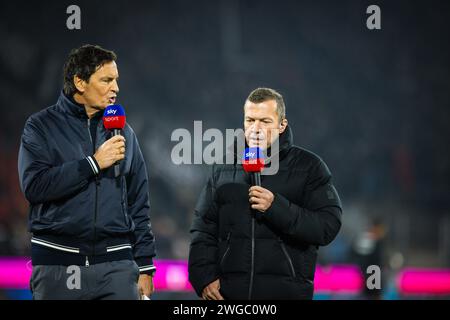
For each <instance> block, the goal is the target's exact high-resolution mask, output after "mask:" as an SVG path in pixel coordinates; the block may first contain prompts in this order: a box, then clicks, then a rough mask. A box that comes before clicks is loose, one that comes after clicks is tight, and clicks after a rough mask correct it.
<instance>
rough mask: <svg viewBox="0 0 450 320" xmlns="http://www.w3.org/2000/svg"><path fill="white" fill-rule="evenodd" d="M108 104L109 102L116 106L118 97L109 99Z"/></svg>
mask: <svg viewBox="0 0 450 320" xmlns="http://www.w3.org/2000/svg"><path fill="white" fill-rule="evenodd" d="M108 102H109V103H110V104H114V103H115V102H116V97H111V98H109V99H108Z"/></svg>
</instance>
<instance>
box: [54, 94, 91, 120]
mask: <svg viewBox="0 0 450 320" xmlns="http://www.w3.org/2000/svg"><path fill="white" fill-rule="evenodd" d="M56 106H57V108H58V109H59V110H60V111H61V112H64V113H68V114H70V115H72V116H74V117H77V118H81V119H88V116H87V114H86V109H85V108H84V106H83V105H82V104H79V103H77V102H76V101H75V100H73V98H72V99H71V98H69V97H67V96H66V95H65V94H64V92H62V91H61V94H60V95H59V98H58V102H57V103H56Z"/></svg>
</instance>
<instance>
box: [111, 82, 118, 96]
mask: <svg viewBox="0 0 450 320" xmlns="http://www.w3.org/2000/svg"><path fill="white" fill-rule="evenodd" d="M111 90H112V91H114V93H116V94H117V93H118V92H119V84H118V83H117V80H114V82H113V85H112V88H111Z"/></svg>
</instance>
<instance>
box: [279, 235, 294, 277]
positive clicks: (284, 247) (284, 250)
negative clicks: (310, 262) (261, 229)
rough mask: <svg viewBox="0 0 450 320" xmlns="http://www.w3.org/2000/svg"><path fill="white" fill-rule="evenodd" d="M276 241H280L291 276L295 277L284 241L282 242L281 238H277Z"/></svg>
mask: <svg viewBox="0 0 450 320" xmlns="http://www.w3.org/2000/svg"><path fill="white" fill-rule="evenodd" d="M278 241H280V245H281V249H282V250H283V253H284V255H285V256H286V259H287V260H288V262H289V267H290V268H291V273H292V276H293V277H294V278H295V277H296V274H295V269H294V265H293V264H292V259H291V257H290V256H289V253H288V252H287V249H286V246H285V245H284V243H283V240H281V239H278Z"/></svg>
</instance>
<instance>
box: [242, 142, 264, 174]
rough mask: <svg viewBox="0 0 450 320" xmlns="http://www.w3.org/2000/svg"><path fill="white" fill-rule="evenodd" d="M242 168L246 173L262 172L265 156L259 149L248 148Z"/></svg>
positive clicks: (243, 158)
mask: <svg viewBox="0 0 450 320" xmlns="http://www.w3.org/2000/svg"><path fill="white" fill-rule="evenodd" d="M242 166H243V167H244V170H245V171H246V172H261V171H262V169H263V168H264V154H263V152H262V150H261V149H260V148H258V147H256V148H246V149H245V150H244V154H243V157H242Z"/></svg>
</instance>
